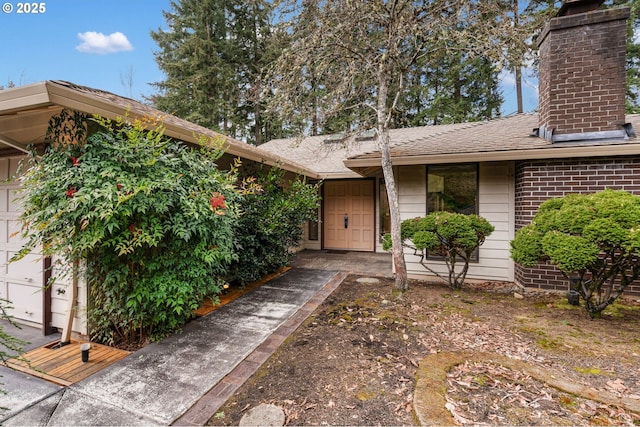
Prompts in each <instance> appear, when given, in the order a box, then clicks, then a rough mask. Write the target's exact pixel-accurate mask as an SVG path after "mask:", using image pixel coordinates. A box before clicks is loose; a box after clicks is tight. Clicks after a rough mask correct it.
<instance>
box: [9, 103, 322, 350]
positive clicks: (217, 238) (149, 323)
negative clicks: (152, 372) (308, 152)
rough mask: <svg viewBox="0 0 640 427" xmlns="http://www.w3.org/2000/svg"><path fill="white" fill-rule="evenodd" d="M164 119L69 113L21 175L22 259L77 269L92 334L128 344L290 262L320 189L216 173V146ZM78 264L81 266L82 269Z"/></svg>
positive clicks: (276, 174)
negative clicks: (46, 259) (168, 132)
mask: <svg viewBox="0 0 640 427" xmlns="http://www.w3.org/2000/svg"><path fill="white" fill-rule="evenodd" d="M163 131H164V128H163V126H162V123H161V122H160V121H159V120H156V119H153V118H143V119H140V120H136V121H133V122H128V121H125V120H122V119H119V120H116V121H115V122H112V121H109V120H106V119H102V118H99V117H94V118H89V117H88V116H86V115H83V114H80V113H77V112H70V111H67V110H64V111H63V112H62V113H61V114H60V115H58V116H55V117H53V118H52V121H51V122H50V128H49V131H48V139H49V141H50V142H49V145H48V147H47V148H46V149H45V152H44V153H43V154H42V155H38V154H37V153H34V156H32V159H31V165H30V166H31V167H30V168H29V169H28V170H27V171H26V173H25V174H24V176H23V178H22V183H23V186H22V192H23V194H22V197H23V209H24V213H23V215H22V220H23V230H22V233H23V236H24V237H25V238H26V240H27V243H26V245H25V246H24V248H23V249H22V250H21V251H20V253H19V254H17V255H16V257H15V259H19V258H21V257H23V256H24V255H26V254H27V253H29V252H30V251H32V250H34V249H35V248H42V251H43V254H44V255H50V256H55V257H56V259H58V260H60V263H61V265H63V266H64V265H67V266H71V265H83V271H82V272H81V273H82V274H84V275H85V277H86V279H87V283H88V285H89V293H90V296H89V305H90V307H89V322H90V325H89V329H90V333H91V338H92V339H93V340H96V341H98V342H102V343H105V344H110V345H113V344H135V343H137V342H140V341H143V340H146V339H148V338H151V339H158V338H161V337H163V336H165V335H167V334H169V333H171V332H174V331H176V330H178V329H179V328H180V327H181V326H182V325H183V324H184V323H185V322H186V321H188V320H189V319H191V318H192V316H193V311H194V310H195V309H196V308H197V307H198V306H199V304H200V303H201V302H202V301H203V299H204V298H205V297H209V298H213V299H215V298H216V296H217V295H218V294H220V293H221V292H222V289H223V286H224V284H225V283H226V282H227V281H229V280H236V281H238V282H241V283H244V282H247V281H251V280H254V279H256V278H258V277H260V276H261V275H263V274H265V273H271V272H273V271H274V270H276V269H277V268H279V267H282V266H283V265H285V264H286V262H287V261H288V257H289V248H290V247H291V246H295V245H297V244H298V243H299V240H300V238H301V236H302V229H301V226H302V225H303V223H304V221H306V220H307V219H311V218H314V217H315V213H316V212H317V207H318V191H317V186H313V185H309V184H306V183H305V182H304V181H303V180H302V179H295V180H293V181H291V182H288V183H285V182H284V172H282V171H279V170H277V169H271V170H270V171H267V170H266V169H265V171H264V172H263V173H260V174H258V179H255V178H251V177H247V178H245V179H244V180H241V179H240V178H239V172H238V166H239V163H238V162H236V163H235V164H234V165H232V166H231V168H230V170H229V171H222V170H220V169H218V167H217V165H216V161H217V160H218V159H219V158H220V156H221V155H222V154H223V152H222V150H221V146H222V141H218V142H216V141H210V140H205V139H203V140H201V141H199V142H200V144H201V145H202V146H203V148H202V149H200V150H195V149H192V148H188V147H186V146H185V145H184V144H182V143H179V142H176V141H173V140H171V139H170V138H168V137H166V136H165V135H164V134H163ZM79 261H82V262H79Z"/></svg>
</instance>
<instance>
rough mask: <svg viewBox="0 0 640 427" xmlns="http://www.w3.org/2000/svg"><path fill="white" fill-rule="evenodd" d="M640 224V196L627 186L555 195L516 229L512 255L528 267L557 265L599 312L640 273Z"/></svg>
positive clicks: (595, 313) (590, 307) (589, 307)
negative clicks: (545, 263) (594, 191)
mask: <svg viewBox="0 0 640 427" xmlns="http://www.w3.org/2000/svg"><path fill="white" fill-rule="evenodd" d="M639 224H640V197H638V196H635V195H632V194H630V193H628V192H626V191H621V190H618V191H614V190H605V191H601V192H598V193H594V194H586V195H582V194H571V195H568V196H565V197H561V198H556V199H550V200H548V201H546V202H544V203H543V204H542V205H540V208H539V210H538V213H537V214H536V216H535V217H534V218H533V221H532V222H531V224H529V225H527V226H526V227H523V228H522V229H520V230H519V231H518V232H517V233H516V236H515V239H514V240H513V241H512V242H511V256H512V258H513V259H514V260H515V261H516V262H518V263H519V264H522V265H524V266H527V267H532V266H535V265H536V264H538V263H539V262H545V261H549V262H551V263H552V264H554V265H556V266H557V267H558V269H559V270H560V271H561V272H562V274H563V275H564V276H565V277H566V278H567V280H569V278H572V279H574V280H575V282H576V283H575V285H572V286H573V287H574V288H575V289H576V290H577V291H578V292H579V293H580V295H581V296H582V298H583V299H584V301H585V308H586V310H587V311H588V312H589V314H590V315H591V316H598V315H600V313H601V312H602V311H603V310H604V309H605V308H606V307H607V306H608V305H609V304H611V303H613V302H614V301H615V300H616V299H617V298H618V297H619V296H620V295H622V293H623V291H624V289H625V288H626V287H627V286H628V285H629V284H630V283H632V282H633V281H634V280H636V279H637V278H638V276H639V275H640V261H639V259H640V245H639V243H640V239H639V237H640V230H639V229H638V225H639Z"/></svg>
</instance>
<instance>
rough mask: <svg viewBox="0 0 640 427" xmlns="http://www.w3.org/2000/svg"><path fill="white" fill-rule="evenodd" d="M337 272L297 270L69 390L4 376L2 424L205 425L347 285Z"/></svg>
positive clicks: (0, 398)
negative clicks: (306, 322)
mask: <svg viewBox="0 0 640 427" xmlns="http://www.w3.org/2000/svg"><path fill="white" fill-rule="evenodd" d="M325 267H326V266H325ZM337 270H339V269H335V270H325V269H312V268H293V269H292V270H290V271H288V272H286V273H284V274H282V275H280V276H278V277H276V278H275V279H273V280H272V281H270V282H268V283H266V284H264V285H262V286H260V287H259V288H257V289H254V290H253V291H251V292H249V293H247V294H245V295H243V296H242V297H240V298H238V299H237V300H235V301H232V302H231V303H229V304H227V305H225V306H223V307H221V308H220V309H218V310H215V311H214V312H212V313H210V314H208V315H206V316H204V317H201V318H199V319H196V320H194V321H193V322H190V323H189V324H188V325H186V327H185V328H184V330H183V332H182V333H180V334H176V335H173V336H171V337H168V338H167V339H165V340H163V341H162V342H160V343H154V344H150V345H148V346H146V347H144V348H143V349H141V350H139V351H136V352H134V353H132V354H130V355H129V356H127V357H125V358H124V359H122V360H120V361H119V362H117V363H115V364H113V365H111V366H110V367H108V368H106V369H104V370H102V371H100V372H98V373H96V374H94V375H93V376H91V377H89V378H87V379H85V380H83V381H81V382H79V383H76V384H74V385H72V386H69V387H60V386H56V385H54V384H51V383H48V382H46V381H44V380H40V379H37V378H33V377H30V376H28V375H24V374H20V373H17V372H14V371H11V370H8V369H4V370H3V371H1V372H0V375H3V378H1V379H0V381H2V382H3V383H4V385H3V386H1V387H2V388H4V389H5V390H7V391H8V394H6V395H0V407H5V408H8V410H7V411H4V412H0V423H1V424H2V425H7V426H11V425H41V426H44V425H65V426H66V425H169V424H172V423H175V424H179V425H203V424H204V423H205V422H206V421H207V420H208V419H209V418H210V417H211V416H213V415H214V414H215V411H216V410H217V409H218V408H219V407H220V406H221V405H222V404H223V403H224V402H225V401H226V400H227V399H228V398H229V397H230V396H231V395H232V394H233V392H234V391H235V390H236V389H237V388H238V387H239V386H240V385H242V383H243V382H244V381H245V380H246V379H247V378H249V376H251V374H253V373H254V372H255V371H256V370H257V369H258V368H259V367H260V365H261V364H262V363H263V362H264V361H266V360H267V358H268V357H269V356H270V355H271V354H272V353H273V351H275V349H276V348H278V346H279V345H280V344H281V343H282V342H283V341H284V340H285V339H286V338H287V336H289V334H290V333H291V332H293V331H294V330H295V329H296V328H297V327H298V326H299V325H300V324H301V323H302V322H303V321H304V320H305V319H306V318H307V316H309V314H311V313H312V312H313V310H315V308H316V307H317V306H318V305H319V304H320V303H321V302H322V301H323V300H324V299H325V298H326V297H327V296H328V295H329V294H330V293H331V292H333V290H334V289H335V288H336V287H337V286H338V285H339V284H340V283H341V282H342V280H344V277H346V274H347V273H345V272H342V273H338V272H337ZM8 371H9V372H8Z"/></svg>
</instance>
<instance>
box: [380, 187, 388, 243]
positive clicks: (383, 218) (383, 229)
mask: <svg viewBox="0 0 640 427" xmlns="http://www.w3.org/2000/svg"><path fill="white" fill-rule="evenodd" d="M379 189H380V190H379V193H378V200H380V203H379V207H380V208H379V210H378V215H379V217H380V241H381V242H382V236H384V235H385V234H387V233H391V212H390V211H389V198H388V197H387V186H386V185H385V183H384V179H382V178H381V179H380V185H379Z"/></svg>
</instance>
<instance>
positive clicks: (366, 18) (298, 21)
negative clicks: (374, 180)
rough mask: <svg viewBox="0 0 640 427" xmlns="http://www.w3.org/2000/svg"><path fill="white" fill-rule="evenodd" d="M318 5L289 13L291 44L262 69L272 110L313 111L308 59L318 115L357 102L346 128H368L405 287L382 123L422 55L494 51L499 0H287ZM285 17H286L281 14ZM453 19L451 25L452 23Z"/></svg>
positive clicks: (506, 30) (508, 31) (502, 29)
mask: <svg viewBox="0 0 640 427" xmlns="http://www.w3.org/2000/svg"><path fill="white" fill-rule="evenodd" d="M292 3H293V5H299V4H300V3H302V4H301V6H302V7H310V6H313V7H315V8H317V11H318V12H317V14H316V16H314V25H312V26H311V25H307V24H308V22H306V21H305V19H306V18H304V14H296V15H293V18H292V19H290V20H288V21H289V22H290V24H291V25H290V31H291V34H292V35H293V40H294V42H293V44H292V45H291V46H290V47H289V48H288V49H285V51H284V52H283V54H282V55H281V56H280V58H279V60H278V61H277V63H276V64H274V66H273V68H272V69H271V72H270V74H269V77H270V78H269V80H268V85H269V87H270V88H271V91H272V93H273V96H272V97H270V99H269V105H270V107H271V110H272V111H275V112H278V113H280V114H281V115H282V116H284V117H289V116H291V115H296V116H298V117H313V115H312V113H314V112H315V111H311V110H310V105H309V103H308V102H307V99H308V98H307V91H306V90H301V88H302V89H305V88H308V87H309V82H308V80H307V78H306V76H307V75H308V74H309V70H310V64H313V72H314V76H315V77H316V79H317V80H316V81H315V84H316V85H317V87H318V88H319V90H321V91H322V96H321V97H319V99H318V100H317V101H318V102H316V103H314V104H313V107H314V108H317V109H319V110H320V111H321V112H322V116H323V117H325V118H330V117H336V116H338V114H339V113H342V112H345V111H355V110H358V111H359V114H357V115H356V116H355V118H354V122H351V123H350V126H351V127H352V129H356V128H374V129H375V130H376V134H377V136H376V140H377V143H378V148H379V150H380V153H381V166H382V172H383V175H384V180H385V185H386V189H387V195H388V199H389V208H390V214H391V237H392V244H393V255H392V256H393V261H394V264H395V269H396V278H395V287H396V288H397V289H401V290H405V289H407V287H408V280H407V270H406V265H405V262H404V254H403V251H402V240H401V236H400V210H399V205H398V195H397V189H396V184H395V179H394V173H393V164H392V159H391V148H390V141H389V129H390V127H391V125H392V121H393V118H394V115H395V114H396V112H397V110H398V106H399V104H400V100H401V99H402V97H403V96H404V95H405V94H406V83H407V79H408V77H409V76H410V74H411V70H412V68H413V67H414V66H415V65H416V64H417V63H418V62H419V61H421V60H427V63H429V62H432V61H429V59H431V60H434V59H435V58H438V57H442V55H443V54H454V55H459V54H460V55H467V56H468V57H469V58H475V57H486V58H488V59H491V60H493V59H495V58H496V57H497V56H499V55H501V54H502V49H501V46H502V45H503V43H504V39H505V38H509V37H515V35H514V34H513V27H512V26H511V25H509V22H508V21H507V20H506V19H505V18H504V17H503V16H502V13H503V9H504V8H503V7H502V5H501V4H500V1H498V0H482V1H480V0H478V1H462V0H453V1H452V0H431V1H428V0H423V1H411V0H332V1H323V0H304V1H302V2H299V1H295V0H292ZM282 20H283V21H285V20H286V17H282ZM452 22H455V23H456V25H451V23H452Z"/></svg>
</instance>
